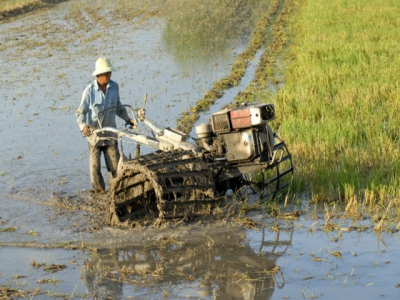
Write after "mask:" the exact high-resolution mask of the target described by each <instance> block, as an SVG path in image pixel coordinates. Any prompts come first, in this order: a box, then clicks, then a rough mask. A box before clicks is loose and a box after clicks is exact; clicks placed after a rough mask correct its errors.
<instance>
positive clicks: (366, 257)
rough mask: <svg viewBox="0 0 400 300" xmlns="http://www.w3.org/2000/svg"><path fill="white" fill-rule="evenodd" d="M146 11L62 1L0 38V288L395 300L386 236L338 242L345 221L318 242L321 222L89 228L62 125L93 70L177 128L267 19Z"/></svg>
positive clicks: (75, 153) (392, 256) (118, 295)
mask: <svg viewBox="0 0 400 300" xmlns="http://www.w3.org/2000/svg"><path fill="white" fill-rule="evenodd" d="M149 3H150V4H151V5H150V4H149ZM149 3H148V2H146V1H137V2H135V1H128V2H124V1H115V2H110V1H68V2H65V3H61V4H59V5H57V6H55V7H53V8H51V9H47V10H41V11H37V12H35V13H31V14H27V15H23V16H20V17H18V18H15V19H12V20H9V21H6V22H4V23H2V24H0V48H1V56H0V63H1V66H2V72H1V74H0V78H1V82H2V85H1V86H0V90H1V95H2V99H3V101H2V102H1V104H0V105H1V109H0V137H1V143H0V211H1V213H0V246H2V248H0V287H2V288H4V287H7V288H8V289H18V290H22V291H25V294H24V296H27V297H29V298H31V297H33V298H37V299H53V298H56V297H59V296H60V295H61V296H62V297H64V298H66V297H70V298H76V299H80V298H89V299H91V298H97V299H129V298H133V299H161V298H166V299H183V298H195V299H198V298H201V299H214V298H217V299H282V298H290V299H299V298H313V297H320V298H323V299H337V298H339V297H342V298H350V297H354V298H358V297H360V298H361V297H363V298H364V299H376V298H378V297H382V298H383V299H385V298H396V297H397V296H399V289H398V285H399V284H400V281H399V280H397V277H398V275H399V272H398V265H399V259H398V258H397V257H396V249H397V248H398V246H399V239H398V236H397V235H394V234H382V235H381V236H378V235H377V234H376V233H374V231H372V230H371V228H370V226H369V224H368V222H367V223H365V224H359V225H360V226H361V225H362V226H366V227H365V230H363V231H361V232H358V231H356V230H351V231H347V229H348V228H349V226H350V225H349V224H347V221H346V222H344V223H342V224H341V227H343V230H340V231H334V232H326V231H323V230H322V227H323V224H324V220H323V218H322V217H320V218H319V219H312V218H311V217H309V215H308V214H306V215H304V216H303V217H301V218H300V219H298V220H296V221H279V220H274V219H272V218H268V217H267V215H266V214H263V213H261V212H258V213H254V212H253V213H252V214H249V215H248V217H249V218H251V219H252V220H253V221H255V222H256V225H257V229H247V228H245V227H244V226H242V225H240V223H235V222H233V223H232V222H227V221H215V222H212V221H209V220H207V221H202V222H196V223H194V224H183V225H170V226H168V227H165V228H162V229H157V228H152V227H151V226H148V227H144V228H141V229H138V228H136V229H130V230H127V229H118V228H110V227H108V226H104V224H102V222H100V220H103V219H104V215H105V209H106V207H105V206H104V205H103V204H101V203H100V202H99V204H98V205H94V206H93V205H90V204H93V203H95V201H96V199H89V198H90V194H89V193H88V190H89V189H90V181H89V177H88V161H87V144H86V141H85V140H84V139H83V138H82V137H81V135H80V132H79V130H78V127H77V125H76V121H75V116H74V109H75V108H76V107H77V105H78V104H79V101H80V96H81V93H82V91H83V89H84V88H85V86H86V85H87V84H88V83H89V82H90V81H91V80H92V77H91V73H92V72H93V69H94V61H95V60H96V58H97V57H99V56H103V55H106V56H108V57H109V58H110V59H111V60H112V62H113V64H114V66H115V67H116V69H117V70H118V71H117V72H114V73H113V79H114V80H116V81H117V82H119V84H120V86H121V98H122V101H123V102H124V103H127V104H131V105H133V106H134V107H138V106H141V105H142V103H143V96H144V94H145V93H147V94H148V95H149V100H148V103H147V106H146V109H147V114H148V116H149V117H150V118H152V119H155V120H158V121H159V122H160V123H162V124H163V125H165V126H171V127H175V125H176V124H175V120H176V119H177V117H178V116H179V115H180V112H181V110H185V109H187V108H188V107H189V106H191V105H193V104H194V103H195V101H196V100H198V99H200V98H201V96H202V95H203V93H204V92H205V91H206V90H208V89H209V88H210V87H211V86H212V83H213V82H214V80H217V79H220V78H221V77H223V76H225V75H226V74H227V73H228V72H229V70H230V66H231V64H232V62H233V61H234V58H235V56H236V55H237V54H238V53H240V52H241V51H242V50H243V49H245V48H246V46H247V40H248V34H249V33H250V32H251V28H252V26H253V25H254V23H255V22H251V21H249V20H253V19H254V20H256V19H257V17H258V16H259V15H260V13H261V12H262V11H263V9H266V8H267V7H268V3H265V4H264V5H262V4H260V1H214V2H213V3H214V4H210V5H213V6H212V7H208V8H209V9H210V8H213V9H214V10H215V7H218V5H220V6H221V7H223V5H227V7H223V9H221V10H220V11H215V12H214V13H210V11H207V7H204V4H201V3H200V4H199V3H197V2H193V3H191V4H190V5H188V4H185V3H182V2H180V1H170V2H167V4H168V5H166V3H165V2H164V1H162V3H161V4H163V5H159V4H158V3H157V1H149ZM215 3H216V4H215ZM157 5H159V6H157ZM185 5H186V6H185ZM214 5H216V6H215V7H214ZM232 7H233V8H235V10H234V11H233V10H232ZM174 8H176V9H174ZM149 12H151V13H149ZM183 12H185V13H183ZM224 14H225V15H224ZM210 16H211V17H214V18H215V20H214V19H213V18H210ZM232 16H235V17H234V18H233V17H232ZM216 17H219V18H216ZM222 17H224V18H222ZM221 20H225V21H224V22H221ZM229 22H230V23H229ZM200 25H201V26H200ZM198 28H204V30H203V31H201V30H200V31H199V30H197V29H198ZM256 62H257V59H256V60H255V62H254V63H255V64H256ZM251 68H252V67H250V69H249V70H248V72H249V73H251ZM248 79H249V78H244V80H243V81H242V85H243V88H244V87H245V85H246V82H249V80H248ZM240 88H241V87H238V88H237V89H240ZM236 92H237V91H234V90H231V91H228V92H227V93H226V94H225V97H227V96H229V95H231V96H232V97H233V96H234V94H235V93H236ZM221 101H222V102H224V101H229V99H223V100H221ZM223 104H224V103H221V102H218V103H217V104H216V105H214V106H213V108H212V109H213V110H216V109H219V108H220V107H221V106H223ZM206 118H207V115H204V116H202V119H201V120H205V119H206ZM201 120H200V121H201ZM128 151H129V148H128ZM143 151H144V152H146V151H149V149H147V150H146V149H143ZM105 175H106V174H105ZM82 195H86V196H87V197H82ZM59 199H62V200H63V201H62V203H60V201H59ZM56 200H57V201H56ZM84 200H85V201H84ZM89 200H91V202H90V201H89ZM88 201H89V202H88ZM69 207H71V208H72V209H70V208H69ZM294 209H300V208H294ZM303 209H307V206H305V207H304V206H302V207H301V210H303ZM363 228H364V227H363ZM65 246H67V248H68V249H71V247H72V246H74V247H75V248H74V249H75V250H66V248H65ZM96 249H97V250H98V251H96ZM336 252H340V253H341V256H335V255H334V254H336ZM35 262H36V264H35ZM51 264H57V265H58V266H59V268H58V269H56V270H52V269H49V268H46V267H49V266H51ZM64 267H65V268H64ZM396 275H397V276H396ZM39 280H42V283H39V282H38V281H39ZM38 287H39V290H38V289H37V288H38ZM0 291H2V290H0ZM8 291H10V290H8ZM35 291H36V292H35ZM2 296H3V294H1V293H0V298H1V297H2ZM9 296H10V295H9ZM20 297H22V296H21V295H20ZM10 298H18V296H14V297H11V296H10Z"/></svg>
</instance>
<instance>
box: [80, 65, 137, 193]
mask: <svg viewBox="0 0 400 300" xmlns="http://www.w3.org/2000/svg"><path fill="white" fill-rule="evenodd" d="M113 71H116V70H115V68H114V67H113V66H112V65H111V62H110V60H109V59H108V58H106V57H100V58H99V59H97V61H96V64H95V70H94V72H93V76H96V79H95V80H93V81H92V82H91V83H90V84H89V85H88V86H87V87H86V88H85V90H84V91H83V94H82V101H81V104H80V106H79V108H78V109H77V110H76V112H75V114H76V119H77V122H78V126H79V128H80V130H81V132H82V134H83V136H85V137H87V140H88V144H89V169H90V180H91V182H92V186H93V189H94V192H105V189H106V187H105V183H104V178H103V176H102V174H101V163H100V157H101V153H103V154H104V159H105V162H106V167H107V170H108V172H109V174H110V173H111V176H112V177H115V174H116V172H117V166H118V161H119V152H118V143H117V139H116V138H117V135H116V134H114V133H103V134H101V135H99V136H96V135H94V134H92V131H93V130H96V129H99V128H102V127H108V126H109V127H116V123H115V117H116V115H117V116H119V117H120V118H122V119H124V120H125V121H126V122H127V123H131V124H132V122H133V121H132V120H131V119H130V117H129V115H128V113H127V112H126V109H125V108H124V107H119V108H114V109H110V110H106V111H104V112H101V113H99V112H100V111H102V110H104V109H107V108H110V107H112V106H117V105H121V102H120V98H119V86H118V84H117V83H116V82H115V81H112V80H111V74H112V72H113ZM99 137H100V139H99ZM104 138H105V139H104Z"/></svg>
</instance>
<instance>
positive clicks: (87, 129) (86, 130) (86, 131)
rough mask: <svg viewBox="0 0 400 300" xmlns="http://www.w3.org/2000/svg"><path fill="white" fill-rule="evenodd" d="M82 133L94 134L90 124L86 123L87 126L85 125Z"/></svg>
mask: <svg viewBox="0 0 400 300" xmlns="http://www.w3.org/2000/svg"><path fill="white" fill-rule="evenodd" d="M82 134H83V136H86V137H87V136H89V135H91V134H92V132H91V130H90V126H89V125H86V126H85V127H83V129H82Z"/></svg>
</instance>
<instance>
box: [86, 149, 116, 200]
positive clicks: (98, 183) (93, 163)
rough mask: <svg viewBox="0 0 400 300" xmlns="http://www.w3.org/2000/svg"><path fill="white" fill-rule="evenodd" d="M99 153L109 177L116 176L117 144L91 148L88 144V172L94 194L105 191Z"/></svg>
mask: <svg viewBox="0 0 400 300" xmlns="http://www.w3.org/2000/svg"><path fill="white" fill-rule="evenodd" d="M101 153H103V154H104V160H105V162H106V167H107V170H108V172H109V175H110V176H111V177H115V175H116V174H117V167H118V161H119V151H118V144H117V143H115V144H112V145H107V146H99V147H98V146H93V145H91V144H90V143H89V170H90V181H91V182H92V186H93V189H94V190H95V191H96V192H103V191H105V190H106V185H105V183H104V178H103V175H102V174H101V162H100V158H101Z"/></svg>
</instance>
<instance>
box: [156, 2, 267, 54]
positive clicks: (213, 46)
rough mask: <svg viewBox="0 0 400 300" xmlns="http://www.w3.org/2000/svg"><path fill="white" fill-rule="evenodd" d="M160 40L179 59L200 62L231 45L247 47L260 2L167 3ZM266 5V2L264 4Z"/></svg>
mask: <svg viewBox="0 0 400 300" xmlns="http://www.w3.org/2000/svg"><path fill="white" fill-rule="evenodd" d="M170 2H171V3H172V4H171V7H173V8H174V9H173V10H171V11H170V12H169V13H168V15H167V18H166V20H167V22H166V27H165V30H164V33H163V40H164V42H165V44H166V46H167V49H168V51H169V52H171V53H173V54H174V55H175V56H176V57H177V58H178V60H180V61H182V60H185V59H187V58H193V57H196V58H197V59H198V60H199V61H202V60H205V59H207V58H208V57H210V56H213V55H215V54H217V53H218V54H221V53H224V52H226V51H230V50H231V48H232V46H233V44H238V43H243V44H246V45H247V42H248V41H247V38H248V36H249V34H250V33H251V31H252V29H253V26H254V22H255V21H256V20H257V19H258V14H260V11H262V10H260V6H261V7H262V6H266V5H267V3H265V2H266V1H259V0H253V1H248V0H239V1H238V0H217V1H181V0H174V1H170ZM267 2H268V1H267Z"/></svg>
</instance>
